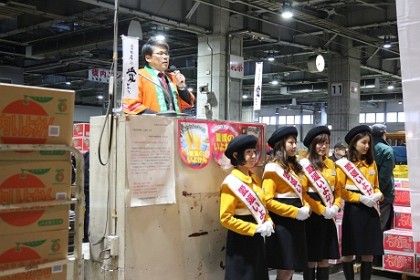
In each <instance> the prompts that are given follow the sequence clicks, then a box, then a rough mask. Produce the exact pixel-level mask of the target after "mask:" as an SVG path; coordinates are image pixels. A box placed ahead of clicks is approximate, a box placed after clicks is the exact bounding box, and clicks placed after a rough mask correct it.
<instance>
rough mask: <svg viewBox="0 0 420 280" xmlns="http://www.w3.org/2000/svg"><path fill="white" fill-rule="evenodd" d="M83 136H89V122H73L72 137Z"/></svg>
mask: <svg viewBox="0 0 420 280" xmlns="http://www.w3.org/2000/svg"><path fill="white" fill-rule="evenodd" d="M83 136H85V137H89V136H90V123H75V124H74V125H73V137H83Z"/></svg>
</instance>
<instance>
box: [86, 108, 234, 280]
mask: <svg viewBox="0 0 420 280" xmlns="http://www.w3.org/2000/svg"><path fill="white" fill-rule="evenodd" d="M115 118H116V119H115V120H114V131H113V134H114V135H110V129H109V123H110V122H109V121H108V123H107V126H106V127H105V130H104V133H103V136H102V139H101V138H100V137H101V131H102V127H103V124H104V121H105V117H104V116H101V117H93V118H91V131H90V133H91V135H90V225H89V231H90V246H91V257H90V260H89V261H88V262H87V263H86V264H85V268H86V269H87V270H89V271H88V274H89V276H90V277H89V279H129V280H134V279H136V280H137V279H145V280H154V279H156V280H161V279H178V280H186V279H223V275H224V260H225V250H224V249H225V242H226V232H227V230H226V229H225V228H223V227H222V226H221V225H220V222H219V187H220V184H221V182H222V181H223V179H224V177H225V176H226V172H225V171H223V170H222V169H221V168H220V167H219V166H218V165H217V164H216V163H215V162H214V161H211V162H210V163H209V164H208V165H207V166H206V167H204V168H203V169H192V168H190V167H188V166H187V165H186V164H184V163H183V162H182V160H181V159H180V156H179V154H178V151H177V147H178V145H177V140H176V135H177V133H176V129H177V125H176V124H177V121H178V120H177V119H176V118H168V121H169V122H173V123H174V126H173V127H174V133H173V141H174V154H173V155H174V173H175V176H174V178H175V193H176V195H175V197H176V203H175V204H161V205H150V206H140V207H131V206H130V187H129V184H128V179H127V178H128V177H127V155H126V141H127V140H128V139H126V129H127V127H128V123H129V122H130V121H136V122H144V123H148V122H150V121H152V120H153V118H164V117H160V116H135V117H131V118H127V117H125V116H120V117H115ZM165 119H166V118H165ZM110 137H111V138H113V139H112V140H113V141H112V145H111V152H110V154H109V153H108V145H109V140H110ZM99 144H100V145H101V152H100V154H99V153H98V146H99ZM99 156H100V158H101V159H102V162H106V161H108V158H109V162H108V163H107V164H106V165H105V166H103V165H102V164H101V163H100V161H99ZM145 175H147V174H145ZM114 236H116V237H114ZM111 239H112V240H111ZM110 240H111V241H110ZM115 243H116V244H115ZM111 250H112V251H113V252H112V254H113V255H114V256H111Z"/></svg>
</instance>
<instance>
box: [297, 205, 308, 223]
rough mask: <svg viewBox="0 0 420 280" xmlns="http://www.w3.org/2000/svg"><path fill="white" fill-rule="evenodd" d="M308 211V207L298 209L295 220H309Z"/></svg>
mask: <svg viewBox="0 0 420 280" xmlns="http://www.w3.org/2000/svg"><path fill="white" fill-rule="evenodd" d="M309 210H310V209H309V207H308V206H303V207H301V208H299V210H298V214H297V216H296V219H298V220H299V221H304V220H306V219H307V218H309Z"/></svg>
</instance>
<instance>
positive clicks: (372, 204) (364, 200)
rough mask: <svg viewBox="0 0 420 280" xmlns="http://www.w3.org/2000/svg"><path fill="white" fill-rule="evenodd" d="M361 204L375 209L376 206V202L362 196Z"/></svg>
mask: <svg viewBox="0 0 420 280" xmlns="http://www.w3.org/2000/svg"><path fill="white" fill-rule="evenodd" d="M360 202H361V203H363V204H364V205H366V206H367V207H373V206H374V205H375V204H376V202H375V201H374V200H373V199H372V198H370V197H367V196H365V195H360Z"/></svg>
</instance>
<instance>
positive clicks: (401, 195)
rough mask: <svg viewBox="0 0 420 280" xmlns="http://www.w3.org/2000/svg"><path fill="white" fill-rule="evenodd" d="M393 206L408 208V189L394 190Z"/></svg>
mask: <svg viewBox="0 0 420 280" xmlns="http://www.w3.org/2000/svg"><path fill="white" fill-rule="evenodd" d="M394 205H396V206H406V207H410V189H408V188H395V199H394Z"/></svg>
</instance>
